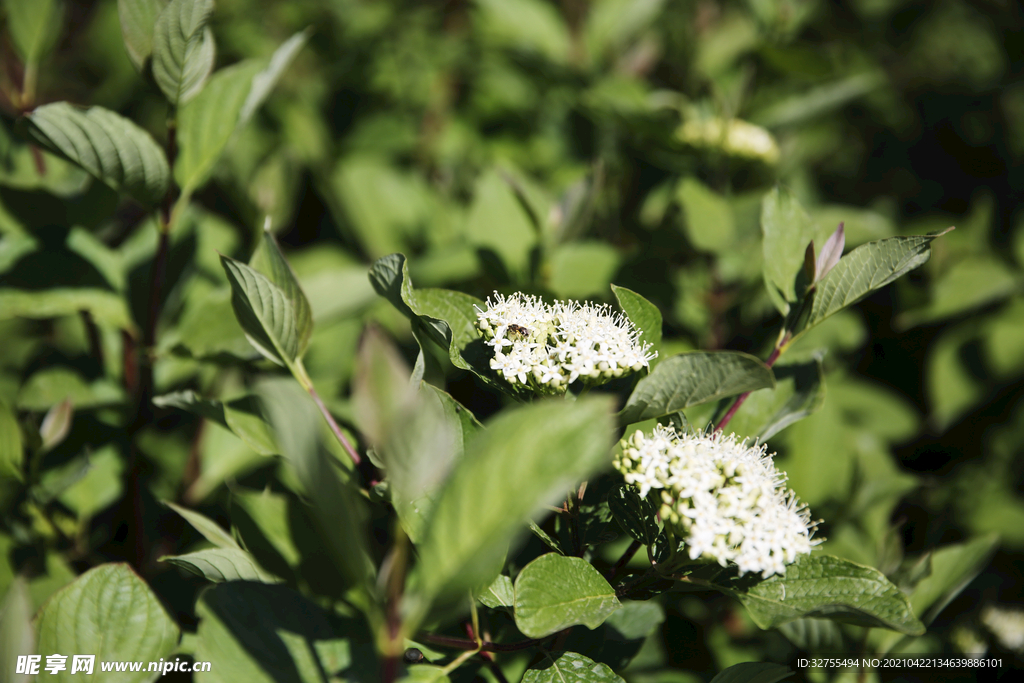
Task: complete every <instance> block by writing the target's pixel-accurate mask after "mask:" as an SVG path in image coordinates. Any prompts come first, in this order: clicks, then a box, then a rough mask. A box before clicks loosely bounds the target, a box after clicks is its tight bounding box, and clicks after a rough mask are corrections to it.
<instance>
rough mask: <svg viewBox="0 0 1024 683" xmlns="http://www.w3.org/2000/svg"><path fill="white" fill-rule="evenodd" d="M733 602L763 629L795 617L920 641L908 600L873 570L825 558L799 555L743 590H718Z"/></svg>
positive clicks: (920, 627) (917, 623)
mask: <svg viewBox="0 0 1024 683" xmlns="http://www.w3.org/2000/svg"><path fill="white" fill-rule="evenodd" d="M717 587H718V588H720V589H721V590H724V591H725V592H727V593H730V594H731V595H733V596H735V597H736V598H737V599H739V601H740V602H742V603H743V606H744V607H746V608H747V611H748V612H749V613H750V616H751V618H752V619H753V620H754V623H755V624H757V625H758V626H760V627H761V628H763V629H768V628H774V627H776V626H778V625H779V624H782V623H785V622H787V621H792V620H793V619H798V618H800V617H823V618H827V619H832V620H834V621H840V622H844V623H850V624H857V625H859V626H874V627H882V628H888V629H892V630H894V631H899V632H900V633H907V634H910V635H921V634H922V633H924V631H925V628H924V624H922V623H921V622H920V621H918V619H917V617H915V616H914V613H913V610H912V609H911V607H910V602H909V601H908V600H907V596H906V595H904V594H903V593H902V592H901V591H900V589H899V588H897V587H896V586H894V585H893V584H892V583H890V582H889V580H888V579H887V578H885V575H884V574H882V573H881V572H880V571H878V570H877V569H874V568H872V567H865V566H863V565H859V564H854V563H853V562H849V561H847V560H842V559H840V558H838V557H831V556H829V555H817V554H815V555H803V556H801V557H800V559H799V560H797V561H796V562H795V563H793V564H791V565H789V566H787V567H786V574H785V575H784V576H778V575H776V576H773V577H771V578H770V579H766V580H764V581H760V582H758V583H757V584H755V585H754V586H753V587H751V588H749V589H746V590H742V589H737V588H734V587H733V588H729V587H721V586H717Z"/></svg>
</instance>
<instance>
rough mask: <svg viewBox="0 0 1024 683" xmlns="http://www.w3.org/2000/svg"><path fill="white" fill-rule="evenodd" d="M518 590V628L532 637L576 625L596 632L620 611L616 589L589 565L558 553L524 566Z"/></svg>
mask: <svg viewBox="0 0 1024 683" xmlns="http://www.w3.org/2000/svg"><path fill="white" fill-rule="evenodd" d="M515 590H516V593H515V595H516V603H515V618H516V626H517V627H518V628H519V630H520V631H522V632H523V633H524V634H525V635H526V636H527V637H529V638H543V637H544V636H548V635H551V634H552V633H556V632H558V631H561V630H562V629H564V628H568V627H570V626H575V625H576V624H583V625H584V626H586V627H587V628H589V629H590V630H594V629H595V628H597V627H598V626H600V625H601V624H603V623H604V620H605V619H607V618H608V615H609V614H611V613H612V612H614V611H615V610H617V609H618V608H619V599H618V598H617V597H615V589H614V588H612V587H611V585H610V584H609V583H608V582H607V581H606V580H605V578H604V577H603V576H601V574H600V573H599V572H598V571H597V570H596V569H594V567H593V566H591V564H590V563H589V562H587V561H586V560H584V559H583V558H580V557H565V556H563V555H559V554H558V553H548V554H547V555H541V556H540V557H538V558H537V559H536V560H534V561H533V562H531V563H530V564H528V565H526V566H525V567H523V570H522V571H521V572H519V576H517V577H516V584H515Z"/></svg>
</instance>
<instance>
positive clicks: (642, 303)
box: [612, 285, 662, 367]
mask: <svg viewBox="0 0 1024 683" xmlns="http://www.w3.org/2000/svg"><path fill="white" fill-rule="evenodd" d="M612 294H614V295H615V299H616V301H618V302H619V308H621V309H622V312H623V313H625V314H626V317H627V318H629V320H630V322H632V323H633V324H634V325H636V329H638V330H640V332H641V333H642V334H641V336H640V343H647V344H650V345H651V350H653V351H658V350H659V349H660V348H661V324H662V319H661V311H660V310H658V307H657V306H655V305H654V304H652V303H651V302H650V301H648V300H647V299H645V298H644V297H642V296H640V295H639V294H637V293H636V292H634V291H633V290H631V289H626V288H625V287H619V286H618V285H612ZM657 362H658V359H657V358H655V359H654V360H653V361H651V367H653V366H654V365H655V364H656V363H657Z"/></svg>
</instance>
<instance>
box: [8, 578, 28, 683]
mask: <svg viewBox="0 0 1024 683" xmlns="http://www.w3.org/2000/svg"><path fill="white" fill-rule="evenodd" d="M35 651H36V632H35V629H34V628H32V598H31V597H30V596H29V593H28V586H27V585H26V583H25V579H23V578H22V577H20V576H17V577H15V578H14V580H13V581H11V583H10V586H9V587H8V588H7V594H6V595H5V596H4V600H3V602H2V603H0V671H5V672H7V673H6V675H7V676H11V678H7V680H9V681H11V683H29V681H30V680H31V678H32V676H31V675H29V674H16V673H14V671H15V670H16V669H17V663H18V657H19V656H20V655H27V654H33V653H34V652H35Z"/></svg>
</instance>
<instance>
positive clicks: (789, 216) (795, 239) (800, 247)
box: [761, 187, 831, 315]
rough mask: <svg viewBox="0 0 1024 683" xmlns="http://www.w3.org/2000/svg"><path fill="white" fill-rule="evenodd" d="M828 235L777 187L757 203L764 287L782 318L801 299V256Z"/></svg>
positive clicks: (788, 192) (787, 194) (789, 193)
mask: <svg viewBox="0 0 1024 683" xmlns="http://www.w3.org/2000/svg"><path fill="white" fill-rule="evenodd" d="M830 232H831V231H829V230H824V229H822V228H820V227H818V226H817V225H815V223H814V221H813V220H812V219H811V217H810V216H809V215H807V212H806V211H804V208H803V207H802V206H800V202H798V201H797V199H796V197H794V196H793V194H792V193H791V192H790V191H789V190H787V189H785V188H780V187H777V188H775V189H774V190H772V191H771V192H769V193H768V194H766V195H765V196H764V200H763V201H762V203H761V234H762V235H763V238H764V241H763V243H762V249H763V251H764V284H765V287H766V288H767V289H768V295H769V297H770V298H771V300H772V303H774V304H775V307H776V308H778V309H779V311H780V312H781V313H782V314H783V315H786V314H787V313H789V309H790V305H791V304H793V303H795V302H797V301H799V300H800V298H801V297H802V296H803V291H798V290H802V289H803V287H805V286H807V285H809V284H810V282H809V281H807V282H802V281H801V282H800V283H799V284H798V279H799V278H800V276H801V273H802V270H803V266H804V252H805V251H806V250H807V245H808V244H810V243H811V240H814V243H815V244H816V245H818V246H819V247H820V246H821V245H822V244H824V243H825V240H826V239H828V236H829V233H830Z"/></svg>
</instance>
